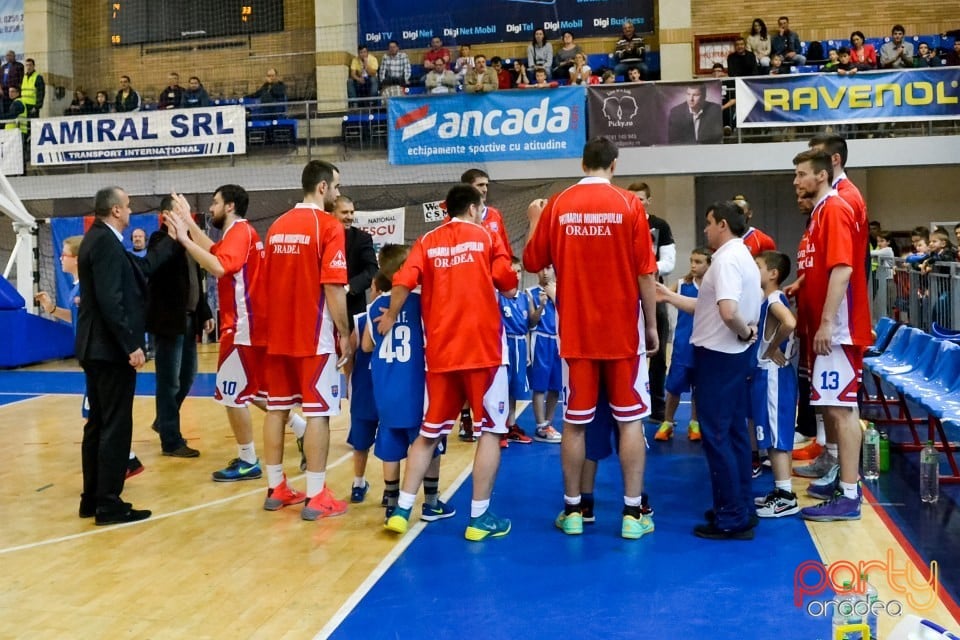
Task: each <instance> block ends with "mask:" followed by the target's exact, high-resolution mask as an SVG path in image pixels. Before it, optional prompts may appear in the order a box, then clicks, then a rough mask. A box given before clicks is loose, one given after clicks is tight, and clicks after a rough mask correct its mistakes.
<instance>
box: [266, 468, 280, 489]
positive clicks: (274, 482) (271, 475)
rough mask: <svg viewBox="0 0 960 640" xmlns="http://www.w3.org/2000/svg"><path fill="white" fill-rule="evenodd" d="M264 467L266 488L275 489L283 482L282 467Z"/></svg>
mask: <svg viewBox="0 0 960 640" xmlns="http://www.w3.org/2000/svg"><path fill="white" fill-rule="evenodd" d="M265 466H266V467H267V486H268V487H270V488H271V489H276V488H277V487H279V486H280V484H281V483H282V482H283V481H284V477H283V465H282V464H268V465H265Z"/></svg>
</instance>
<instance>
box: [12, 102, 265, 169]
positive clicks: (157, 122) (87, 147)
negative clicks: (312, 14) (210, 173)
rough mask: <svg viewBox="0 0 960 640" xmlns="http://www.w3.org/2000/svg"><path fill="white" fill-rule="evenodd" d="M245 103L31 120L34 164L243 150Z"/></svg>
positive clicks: (31, 156) (166, 156)
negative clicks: (241, 104) (243, 105)
mask: <svg viewBox="0 0 960 640" xmlns="http://www.w3.org/2000/svg"><path fill="white" fill-rule="evenodd" d="M246 127H247V124H246V113H245V111H244V109H243V107H241V106H238V105H231V106H226V107H208V108H203V109H172V110H168V111H133V112H130V113H110V114H97V115H89V116H72V117H64V118H42V119H38V120H31V121H30V162H31V163H32V164H38V165H54V164H79V163H84V162H123V161H128V160H154V159H157V158H183V157H200V156H223V155H233V154H243V153H246V150H247V135H246Z"/></svg>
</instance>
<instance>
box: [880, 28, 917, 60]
mask: <svg viewBox="0 0 960 640" xmlns="http://www.w3.org/2000/svg"><path fill="white" fill-rule="evenodd" d="M905 33H906V31H905V30H904V28H903V25H901V24H895V25H893V28H892V29H891V30H890V41H889V42H884V43H883V46H881V47H880V66H881V67H883V68H884V69H910V68H911V67H913V43H912V42H906V41H904V39H903V35H904V34H905Z"/></svg>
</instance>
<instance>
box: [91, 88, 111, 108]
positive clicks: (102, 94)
mask: <svg viewBox="0 0 960 640" xmlns="http://www.w3.org/2000/svg"><path fill="white" fill-rule="evenodd" d="M111 111H113V105H112V104H110V102H109V97H108V96H107V92H106V91H97V100H96V102H94V104H93V113H110V112H111Z"/></svg>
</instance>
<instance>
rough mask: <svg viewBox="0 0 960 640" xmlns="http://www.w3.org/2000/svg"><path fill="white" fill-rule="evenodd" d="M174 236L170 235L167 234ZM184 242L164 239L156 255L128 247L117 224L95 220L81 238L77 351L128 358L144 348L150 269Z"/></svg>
mask: <svg viewBox="0 0 960 640" xmlns="http://www.w3.org/2000/svg"><path fill="white" fill-rule="evenodd" d="M168 240H169V238H168ZM176 246H179V245H177V243H175V242H174V241H173V240H170V242H169V243H165V244H161V246H159V247H158V249H157V250H156V251H154V253H153V255H152V256H147V257H146V258H138V257H136V256H134V255H133V254H130V253H128V252H127V250H126V249H125V248H124V246H123V244H121V243H120V241H119V240H118V239H117V237H116V235H115V234H114V232H113V230H112V229H111V228H110V227H109V226H108V225H107V224H106V223H105V222H103V221H102V220H99V219H97V220H95V221H94V223H93V225H92V226H91V227H90V230H89V231H87V233H86V234H85V235H84V237H83V242H81V243H80V255H79V256H78V259H77V261H78V268H79V275H80V290H81V291H82V292H83V294H82V295H81V296H80V308H79V312H78V319H77V338H76V352H77V358H78V359H79V360H80V361H84V360H103V361H107V362H121V363H124V362H127V361H129V359H130V354H131V353H133V352H134V351H136V350H137V349H141V348H143V333H144V303H145V300H146V296H147V275H149V274H150V273H152V272H153V271H155V269H156V268H157V266H158V265H159V264H161V263H163V262H164V261H165V260H168V259H169V257H170V256H171V255H172V254H173V249H174V248H175V247H176Z"/></svg>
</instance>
